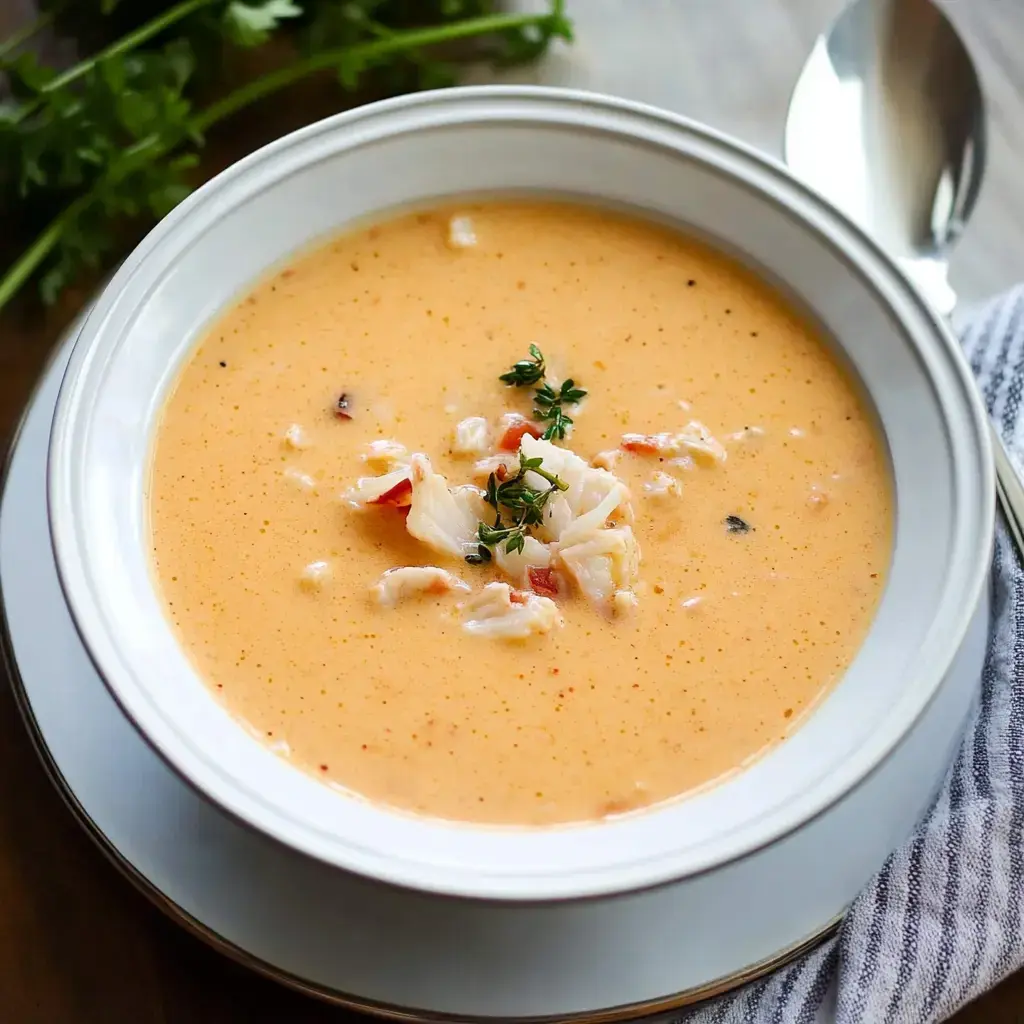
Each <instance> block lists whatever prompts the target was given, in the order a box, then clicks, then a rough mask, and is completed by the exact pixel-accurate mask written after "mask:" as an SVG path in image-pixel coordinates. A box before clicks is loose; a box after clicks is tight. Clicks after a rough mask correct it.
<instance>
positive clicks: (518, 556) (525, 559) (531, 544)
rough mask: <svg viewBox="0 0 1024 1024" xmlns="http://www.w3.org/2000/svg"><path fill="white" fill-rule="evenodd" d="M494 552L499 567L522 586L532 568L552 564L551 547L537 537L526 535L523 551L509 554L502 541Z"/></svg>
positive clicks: (544, 567) (543, 567)
mask: <svg viewBox="0 0 1024 1024" xmlns="http://www.w3.org/2000/svg"><path fill="white" fill-rule="evenodd" d="M493 554H494V562H495V564H496V565H497V566H498V568H499V569H500V570H501V571H502V572H503V573H504V574H505V575H506V576H508V578H509V579H511V580H515V582H516V583H517V584H519V585H520V586H526V584H527V582H528V580H529V573H530V572H531V570H533V569H547V567H548V566H549V565H551V549H550V548H549V547H548V546H547V545H546V544H541V542H540V541H539V540H537V538H536V537H524V538H523V550H522V551H514V552H513V553H512V554H509V553H508V552H507V551H506V550H505V545H504V544H503V543H502V544H497V545H495V547H494V551H493Z"/></svg>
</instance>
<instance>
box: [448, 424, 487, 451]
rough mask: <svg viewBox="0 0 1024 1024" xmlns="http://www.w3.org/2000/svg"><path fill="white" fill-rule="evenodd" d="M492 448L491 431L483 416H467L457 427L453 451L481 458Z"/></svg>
mask: <svg viewBox="0 0 1024 1024" xmlns="http://www.w3.org/2000/svg"><path fill="white" fill-rule="evenodd" d="M490 450H491V431H490V428H489V427H488V425H487V420H485V419H484V418H483V416H467V417H466V418H465V419H464V420H461V421H460V422H459V423H458V424H457V426H456V427H455V439H454V441H453V442H452V452H453V453H454V454H455V455H469V456H472V457H473V458H479V457H480V456H481V455H484V454H485V453H486V452H489V451H490Z"/></svg>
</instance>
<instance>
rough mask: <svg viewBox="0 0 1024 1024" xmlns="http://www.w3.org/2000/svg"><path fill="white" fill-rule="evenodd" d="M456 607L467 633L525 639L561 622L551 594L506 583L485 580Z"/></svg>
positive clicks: (559, 624) (494, 637)
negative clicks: (547, 595)
mask: <svg viewBox="0 0 1024 1024" xmlns="http://www.w3.org/2000/svg"><path fill="white" fill-rule="evenodd" d="M460 611H461V614H462V628H463V629H464V630H465V631H466V632H467V633H472V634H473V635H474V636H482V637H489V638H491V639H498V640H525V639H526V638H527V637H529V636H531V635H532V634H534V633H547V632H549V631H550V630H552V629H555V628H557V627H560V626H562V624H563V620H562V616H561V613H560V612H559V611H558V606H557V605H556V604H555V602H554V601H552V600H551V598H549V597H541V596H539V595H537V594H531V593H527V592H525V591H522V590H513V589H512V588H511V587H510V586H509V585H508V584H507V583H488V584H487V586H486V587H484V589H483V590H482V591H480V593H478V594H476V595H474V596H473V597H471V598H470V599H469V600H468V601H466V602H465V603H464V604H463V605H462V607H461V609H460Z"/></svg>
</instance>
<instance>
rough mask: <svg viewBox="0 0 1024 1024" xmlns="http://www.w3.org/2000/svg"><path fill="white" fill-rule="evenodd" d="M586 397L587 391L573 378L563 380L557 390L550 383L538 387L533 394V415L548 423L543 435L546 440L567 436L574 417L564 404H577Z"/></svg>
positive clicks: (559, 439) (560, 438) (561, 438)
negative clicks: (567, 411)
mask: <svg viewBox="0 0 1024 1024" xmlns="http://www.w3.org/2000/svg"><path fill="white" fill-rule="evenodd" d="M586 397H587V393H586V391H584V390H583V389H582V388H578V387H576V382H575V381H574V380H572V379H571V378H570V379H569V380H564V381H562V386H561V387H560V388H559V389H558V390H557V391H556V390H555V389H554V388H553V387H552V386H551V385H550V384H544V385H542V386H541V387H539V388H537V391H536V394H534V396H533V400H534V402H535V403H536V406H535V408H534V410H533V415H534V416H536V417H537V419H538V420H540V422H541V423H547V428H546V429H545V430H544V435H543V436H544V440H545V441H555V440H558V441H561V440H563V439H564V438H565V434H566V430H567V429H568V428H569V427H571V426H572V417H571V416H570V415H569V414H568V413H566V412H564V411H563V410H562V406H563V405H576V404H577V403H578V402H581V401H582V400H583V399H584V398H586Z"/></svg>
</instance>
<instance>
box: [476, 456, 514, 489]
mask: <svg viewBox="0 0 1024 1024" xmlns="http://www.w3.org/2000/svg"><path fill="white" fill-rule="evenodd" d="M518 472H519V456H518V455H517V454H516V453H514V452H508V453H506V454H503V455H491V456H489V457H488V458H486V459H480V461H479V462H476V463H474V464H473V479H474V480H476V481H478V482H479V483H482V484H485V483H487V480H488V479H489V477H490V475H491V474H492V473H495V474H497V476H498V479H499V480H504V479H505V478H506V477H509V476H515V474H516V473H518Z"/></svg>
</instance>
